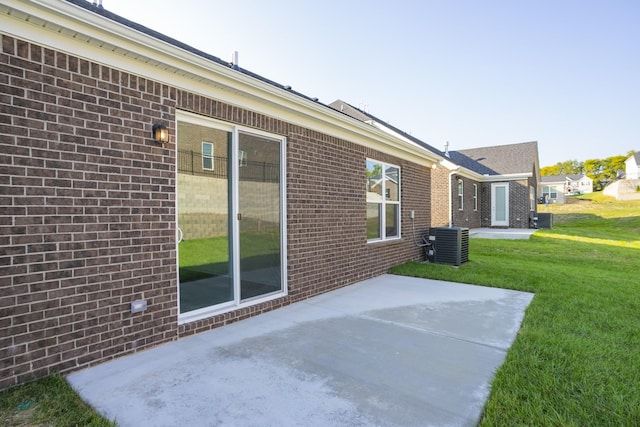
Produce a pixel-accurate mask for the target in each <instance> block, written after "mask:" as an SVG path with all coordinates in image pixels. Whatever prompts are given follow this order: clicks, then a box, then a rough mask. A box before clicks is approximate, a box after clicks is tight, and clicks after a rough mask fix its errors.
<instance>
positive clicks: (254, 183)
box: [0, 0, 442, 389]
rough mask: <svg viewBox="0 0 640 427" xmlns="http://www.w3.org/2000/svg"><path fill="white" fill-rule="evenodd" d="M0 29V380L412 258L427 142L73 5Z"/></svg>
mask: <svg viewBox="0 0 640 427" xmlns="http://www.w3.org/2000/svg"><path fill="white" fill-rule="evenodd" d="M0 23H1V25H0V38H1V46H2V51H1V53H0V105H1V108H2V109H1V112H0V204H1V205H2V209H1V210H0V228H1V229H2V232H1V233H0V288H1V289H2V293H0V313H1V315H0V389H3V388H6V387H8V386H11V385H14V384H17V383H20V382H24V381H26V380H29V379H32V378H37V377H41V376H44V375H47V374H49V373H51V372H54V371H56V372H68V371H71V370H75V369H79V368H82V367H86V366H90V365H92V364H97V363H101V362H103V361H106V360H109V359H112V358H115V357H118V356H121V355H124V354H127V353H131V352H134V351H137V350H140V349H145V348H149V347H151V346H155V345H158V344H160V343H163V342H168V341H172V340H176V339H178V338H180V337H184V336H187V335H190V334H194V333H197V332H200V331H205V330H209V329H211V328H215V327H218V326H221V325H224V324H227V323H230V322H233V321H236V320H238V319H242V318H246V317H249V316H254V315H257V314H260V313H263V312H265V311H268V310H273V309H275V308H278V307H281V306H283V305H286V304H290V303H292V302H295V301H299V300H302V299H306V298H309V297H311V296H314V295H317V294H319V293H323V292H327V291H330V290H332V289H336V288H339V287H342V286H346V285H349V284H352V283H355V282H358V281H361V280H363V279H366V278H370V277H373V276H376V275H379V274H382V273H384V272H386V271H387V269H388V268H389V267H390V266H392V265H395V264H398V263H402V262H405V261H407V260H419V259H424V253H423V249H421V248H419V247H417V246H416V244H415V243H414V239H413V237H412V234H411V232H412V231H411V226H410V225H409V224H411V223H410V222H409V219H408V218H409V217H410V213H412V214H414V216H415V219H414V221H415V228H416V230H417V231H418V232H419V233H424V232H425V231H426V230H427V229H428V228H429V227H430V226H431V224H432V218H431V216H432V208H431V206H432V201H431V198H430V195H431V194H432V192H431V181H432V173H433V171H434V169H433V167H434V166H435V165H436V164H437V163H438V162H440V161H441V160H442V158H441V156H438V155H437V154H436V153H434V152H432V151H430V150H426V149H425V148H424V147H421V146H419V145H416V144H414V143H412V142H410V141H406V140H405V139H404V138H401V137H398V136H394V135H391V134H389V133H388V132H385V131H384V130H380V129H377V128H374V127H372V126H370V125H368V124H366V123H363V122H361V121H358V120H354V119H353V118H351V117H348V116H346V115H344V114H342V113H340V112H338V111H336V110H334V109H332V108H329V107H328V106H326V105H323V104H321V103H319V102H317V100H315V99H312V98H309V97H307V96H305V95H303V94H300V93H297V92H295V91H293V90H291V88H289V87H286V86H283V85H280V84H277V83H275V82H272V81H269V80H267V79H264V78H262V77H260V76H259V75H256V74H254V73H252V72H250V71H248V70H244V69H241V68H238V67H237V66H232V65H230V64H228V63H227V62H225V61H222V60H220V59H219V58H217V57H214V56H211V55H209V54H207V53H204V52H201V51H198V50H195V49H193V48H191V47H189V46H186V45H184V44H182V43H180V42H178V41H176V40H172V39H170V38H168V37H166V36H164V35H162V34H160V33H157V32H155V31H152V30H150V29H147V28H145V27H142V26H140V25H138V24H136V23H134V22H131V21H128V20H126V19H123V18H121V17H119V16H117V15H114V14H112V13H110V12H108V11H107V10H105V9H103V8H101V7H97V6H93V5H92V4H91V3H90V2H86V1H84V0H64V1H60V0H40V1H37V2H36V1H28V0H8V1H4V2H3V4H2V5H0ZM154 125H162V126H164V127H165V128H166V130H167V131H168V141H167V142H163V141H162V140H160V139H156V138H155V137H154V136H153V135H152V128H153V127H154ZM370 183H372V185H369V184H370ZM412 216H413V215H412Z"/></svg>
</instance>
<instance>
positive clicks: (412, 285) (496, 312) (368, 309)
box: [68, 275, 533, 427]
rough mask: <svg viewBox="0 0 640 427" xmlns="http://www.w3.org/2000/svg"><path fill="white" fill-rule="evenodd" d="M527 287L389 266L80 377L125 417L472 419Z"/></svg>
mask: <svg viewBox="0 0 640 427" xmlns="http://www.w3.org/2000/svg"><path fill="white" fill-rule="evenodd" d="M532 298H533V295H532V294H528V293H523V292H516V291H510V290H504V289H494V288H486V287H479V286H471V285H463V284H458V283H450V282H441V281H435V280H425V279H417V278H410V277H402V276H393V275H383V276H380V277H376V278H373V279H370V280H366V281H363V282H361V283H358V284H356V285H352V286H348V287H345V288H342V289H340V290H337V291H334V292H330V293H327V294H324V295H320V296H318V297H315V298H312V299H309V300H306V301H303V302H299V303H296V304H293V305H290V306H288V307H285V308H282V309H279V310H275V311H272V312H269V313H266V314H263V315H260V316H257V317H253V318H250V319H247V320H244V321H241V322H237V323H234V324H231V325H229V326H225V327H222V328H219V329H215V330H212V331H210V332H206V333H201V334H198V335H195V336H191V337H188V338H184V339H181V340H178V341H175V342H172V343H169V344H165V345H162V346H158V347H156V348H154V349H151V350H147V351H143V352H140V353H137V354H133V355H130V356H126V357H123V358H120V359H116V360H114V361H111V362H107V363H104V364H102V365H99V366H96V367H93V368H88V369H85V370H83V371H79V372H75V373H73V374H71V375H69V376H68V380H69V382H70V383H71V385H72V386H73V387H74V389H75V390H76V391H78V392H79V394H80V396H81V397H82V398H83V399H84V400H85V401H87V402H88V403H89V404H91V405H92V406H93V407H95V408H96V409H97V410H98V411H99V412H101V413H102V414H103V415H104V416H106V417H107V418H109V419H114V420H115V421H116V422H117V423H118V425H119V426H123V427H125V426H136V427H138V426H179V425H185V426H192V427H195V426H418V425H419V426H428V425H433V426H447V425H449V426H454V425H455V426H473V425H476V424H477V423H478V421H479V419H480V417H481V414H482V409H483V407H484V404H485V402H486V399H487V397H488V395H489V391H490V382H491V380H492V378H493V375H494V373H495V371H496V369H497V368H498V367H499V366H500V365H501V364H502V362H503V361H504V358H505V355H506V352H507V350H508V348H509V347H510V345H511V343H512V341H513V340H514V338H515V336H516V334H517V332H518V330H519V328H520V324H521V321H522V318H523V316H524V310H525V309H526V307H527V306H528V305H529V303H530V302H531V300H532Z"/></svg>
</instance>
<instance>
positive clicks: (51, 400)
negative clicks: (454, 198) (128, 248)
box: [0, 196, 640, 426]
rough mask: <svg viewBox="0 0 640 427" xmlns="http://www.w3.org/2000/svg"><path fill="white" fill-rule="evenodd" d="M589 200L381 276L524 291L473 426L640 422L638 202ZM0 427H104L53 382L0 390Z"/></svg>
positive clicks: (55, 379) (67, 390) (66, 389)
mask: <svg viewBox="0 0 640 427" xmlns="http://www.w3.org/2000/svg"><path fill="white" fill-rule="evenodd" d="M584 198H585V197H583V199H584ZM590 198H591V199H592V200H590V201H583V202H580V203H574V204H568V205H562V206H561V205H556V206H550V207H549V208H544V207H541V210H545V209H548V210H549V211H551V212H553V213H554V214H555V217H554V223H555V224H554V225H555V227H554V229H552V230H540V231H538V232H537V233H536V234H535V235H534V236H533V237H532V238H531V240H513V241H510V240H490V239H487V240H483V239H472V240H471V241H470V254H469V262H468V263H466V264H464V265H462V266H460V267H458V268H454V267H451V266H447V265H435V264H423V263H407V264H403V265H401V266H398V267H395V268H394V269H392V272H393V273H396V274H406V275H413V276H419V277H429V278H435V279H442V280H451V281H457V282H464V283H473V284H478V285H485V286H494V287H503V288H509V289H516V290H523V291H528V292H535V298H534V299H533V301H532V302H531V305H530V306H529V308H528V309H527V312H526V316H525V319H524V321H523V325H522V328H521V330H520V332H519V334H518V337H517V338H516V340H515V342H514V344H513V346H512V348H511V350H510V351H509V353H508V354H507V358H506V361H505V363H504V365H503V366H502V367H501V368H500V369H499V370H498V372H497V373H496V377H495V380H494V382H493V386H492V391H491V395H490V398H489V401H488V403H487V406H486V410H485V415H484V418H483V420H482V423H481V424H482V425H483V426H494V425H496V426H589V425H592V426H638V425H640V280H638V272H639V271H640V267H639V266H640V202H624V203H616V202H612V201H608V200H606V199H603V198H601V197H599V196H590ZM221 246H224V245H221ZM195 252H197V249H196V248H194V254H195ZM193 260H194V263H195V264H197V265H200V264H202V263H209V262H211V260H202V259H197V257H195V256H194V258H193ZM0 425H3V426H4V425H8V426H17V425H55V426H74V425H81V426H84V425H96V426H100V425H110V424H109V423H108V422H107V421H105V420H103V419H100V418H99V417H98V416H97V415H96V414H95V413H93V412H92V411H91V410H90V408H88V407H87V406H86V405H84V404H83V403H82V402H81V401H80V400H79V399H78V398H77V396H76V395H75V394H74V393H73V391H72V390H71V389H70V387H69V386H68V385H67V384H66V382H65V381H64V380H63V379H62V378H61V377H58V376H54V377H49V378H45V379H43V380H40V381H36V382H33V383H29V384H26V385H23V386H20V387H15V388H13V389H10V390H8V391H5V392H3V393H0Z"/></svg>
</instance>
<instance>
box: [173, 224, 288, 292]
mask: <svg viewBox="0 0 640 427" xmlns="http://www.w3.org/2000/svg"><path fill="white" fill-rule="evenodd" d="M279 236H280V235H279V231H278V230H272V229H268V230H265V231H253V232H243V233H242V234H241V236H240V247H241V248H242V249H241V254H240V257H241V259H242V261H241V268H242V269H243V270H257V269H260V268H266V267H273V266H277V265H279V263H280V241H279V238H280V237H279ZM178 251H179V254H180V266H179V268H180V282H181V283H184V282H189V281H192V280H199V279H203V278H206V277H210V276H222V275H229V274H231V272H230V271H229V269H230V266H229V240H228V238H227V237H226V236H222V237H209V238H204V239H190V240H183V241H182V242H180V245H179V246H178Z"/></svg>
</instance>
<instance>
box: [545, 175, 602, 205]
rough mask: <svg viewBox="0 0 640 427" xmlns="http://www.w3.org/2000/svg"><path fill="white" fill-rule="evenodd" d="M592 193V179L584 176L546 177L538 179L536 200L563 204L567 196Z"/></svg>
mask: <svg viewBox="0 0 640 427" xmlns="http://www.w3.org/2000/svg"><path fill="white" fill-rule="evenodd" d="M586 193H593V179H591V178H589V177H588V176H587V175H585V174H569V175H546V176H542V177H541V179H540V184H539V185H538V198H539V199H540V201H541V202H543V203H544V202H545V201H546V200H547V198H548V202H549V203H565V202H566V197H567V196H575V195H578V194H586Z"/></svg>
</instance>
